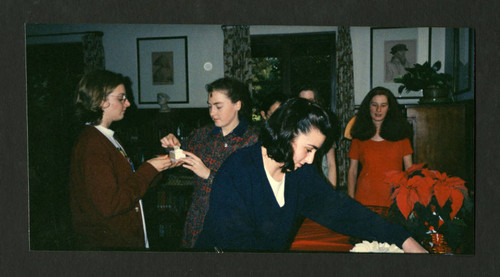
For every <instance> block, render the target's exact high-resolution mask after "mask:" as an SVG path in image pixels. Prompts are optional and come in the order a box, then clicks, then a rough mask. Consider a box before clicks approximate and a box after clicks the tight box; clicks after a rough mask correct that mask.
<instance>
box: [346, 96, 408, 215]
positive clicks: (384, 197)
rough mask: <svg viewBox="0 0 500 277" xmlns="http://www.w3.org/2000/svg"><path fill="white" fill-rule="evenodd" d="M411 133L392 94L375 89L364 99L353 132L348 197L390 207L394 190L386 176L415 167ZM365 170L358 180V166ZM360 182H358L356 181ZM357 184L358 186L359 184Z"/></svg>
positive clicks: (368, 203) (366, 203)
mask: <svg viewBox="0 0 500 277" xmlns="http://www.w3.org/2000/svg"><path fill="white" fill-rule="evenodd" d="M411 135H412V129H411V126H410V124H409V123H408V121H407V120H406V118H405V117H404V115H403V113H402V111H401V109H400V108H399V105H398V103H397V101H396V98H395V97H394V95H393V94H392V92H391V91H390V90H388V89H386V88H383V87H376V88H374V89H372V90H371V91H370V92H369V93H368V94H367V95H366V97H365V98H364V99H363V102H362V103H361V106H360V107H359V111H358V114H357V115H356V119H355V121H354V125H353V127H352V129H351V136H352V143H351V149H350V151H349V158H350V162H351V163H350V167H349V174H348V182H347V183H348V194H349V196H351V197H353V198H354V199H356V200H357V201H359V202H361V203H362V204H363V205H368V206H383V207H389V206H390V205H391V204H392V202H393V201H392V200H391V199H390V196H391V190H392V188H391V186H390V185H389V184H386V183H385V182H384V179H385V173H386V172H388V171H391V170H398V171H401V170H402V167H403V164H404V167H405V169H408V168H409V167H410V166H411V165H412V157H411V154H412V153H413V150H412V148H411V145H410V140H409V138H410V137H411ZM359 163H361V165H362V170H361V173H360V174H359V179H358V178H357V177H358V164H359ZM356 179H357V180H356ZM356 181H357V183H356Z"/></svg>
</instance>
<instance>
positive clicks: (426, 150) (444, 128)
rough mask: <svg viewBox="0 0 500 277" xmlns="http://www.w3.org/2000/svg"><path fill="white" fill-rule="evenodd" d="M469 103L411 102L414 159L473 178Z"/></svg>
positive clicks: (410, 113)
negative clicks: (429, 103)
mask: <svg viewBox="0 0 500 277" xmlns="http://www.w3.org/2000/svg"><path fill="white" fill-rule="evenodd" d="M467 108H469V109H470V107H468V105H466V104H449V105H428V106H425V105H423V106H422V105H419V106H407V107H406V114H407V116H408V120H409V121H410V123H411V124H412V125H413V131H414V135H413V139H412V145H413V150H414V154H413V162H414V163H424V162H425V163H427V165H428V167H429V169H435V170H439V171H441V172H446V173H447V174H448V175H452V176H458V177H460V178H462V179H464V180H466V181H467V182H468V183H471V182H473V167H474V166H473V160H474V157H473V151H474V150H473V149H474V143H473V130H472V126H473V124H471V121H472V122H473V120H474V119H473V113H471V112H470V111H469V110H468V109H467Z"/></svg>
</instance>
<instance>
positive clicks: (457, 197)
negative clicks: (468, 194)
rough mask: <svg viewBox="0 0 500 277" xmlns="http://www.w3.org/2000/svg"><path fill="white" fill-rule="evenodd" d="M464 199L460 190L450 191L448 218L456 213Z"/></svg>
mask: <svg viewBox="0 0 500 277" xmlns="http://www.w3.org/2000/svg"><path fill="white" fill-rule="evenodd" d="M463 201H464V195H463V193H462V192H461V191H460V190H456V189H454V190H452V191H451V213H450V218H451V219H453V218H454V217H455V215H456V214H457V213H458V211H459V210H460V208H462V203H463Z"/></svg>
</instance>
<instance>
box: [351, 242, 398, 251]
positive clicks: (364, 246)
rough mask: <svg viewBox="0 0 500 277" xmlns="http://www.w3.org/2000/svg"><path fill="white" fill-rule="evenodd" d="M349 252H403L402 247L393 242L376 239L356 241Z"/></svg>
mask: <svg viewBox="0 0 500 277" xmlns="http://www.w3.org/2000/svg"><path fill="white" fill-rule="evenodd" d="M350 252H357V253H404V251H403V249H401V248H399V247H397V246H396V245H395V244H391V245H389V244H388V243H387V242H384V243H381V242H377V241H372V242H369V241H366V240H364V241H363V242H360V243H356V244H355V245H354V248H353V249H351V251H350Z"/></svg>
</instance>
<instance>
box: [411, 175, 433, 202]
mask: <svg viewBox="0 0 500 277" xmlns="http://www.w3.org/2000/svg"><path fill="white" fill-rule="evenodd" d="M412 179H416V180H417V182H416V184H417V194H418V199H419V202H420V203H421V204H422V205H424V206H426V207H427V206H428V205H429V203H430V202H431V199H432V192H433V186H434V183H435V181H434V180H433V179H431V178H424V177H420V176H415V177H413V178H412Z"/></svg>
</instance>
